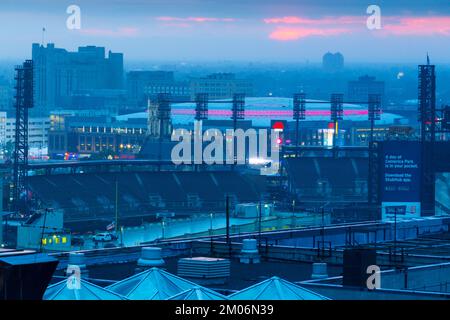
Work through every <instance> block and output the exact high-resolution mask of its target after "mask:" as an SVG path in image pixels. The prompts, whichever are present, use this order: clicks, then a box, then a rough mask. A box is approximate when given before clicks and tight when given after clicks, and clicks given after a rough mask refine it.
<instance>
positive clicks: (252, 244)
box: [239, 239, 261, 264]
mask: <svg viewBox="0 0 450 320" xmlns="http://www.w3.org/2000/svg"><path fill="white" fill-rule="evenodd" d="M256 245H257V243H256V239H244V241H243V242H242V251H241V255H240V260H239V261H240V262H241V263H247V264H249V263H260V261H261V259H260V256H259V252H258V248H257V246H256Z"/></svg>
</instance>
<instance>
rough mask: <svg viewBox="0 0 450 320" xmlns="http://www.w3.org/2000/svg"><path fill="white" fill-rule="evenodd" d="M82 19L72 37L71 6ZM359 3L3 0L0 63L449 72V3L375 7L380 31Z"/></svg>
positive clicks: (308, 0)
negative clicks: (58, 58) (56, 51)
mask: <svg viewBox="0 0 450 320" xmlns="http://www.w3.org/2000/svg"><path fill="white" fill-rule="evenodd" d="M72 4H76V5H78V6H79V8H80V9H81V16H80V17H81V29H75V30H70V29H68V28H67V27H66V20H67V19H68V18H69V16H70V14H68V13H67V12H66V10H67V8H68V6H69V5H72ZM369 4H370V3H367V2H365V1H360V0H347V1H341V2H340V3H339V4H334V3H331V4H330V3H329V1H323V0H322V1H317V0H316V1H312V0H303V1H293V0H282V1H275V0H262V1H255V0H248V1H236V0H232V1H226V2H224V1H215V0H184V1H183V0H166V1H163V0H149V1H145V0H131V1H125V0H112V1H111V0H110V1H106V0H96V1H95V0H91V1H88V0H79V1H76V2H75V1H66V0H61V1H57V2H56V1H50V0H33V1H31V0H14V1H13V0H3V1H2V2H1V3H0V19H1V21H2V25H3V28H2V29H1V30H0V40H1V41H2V42H3V43H4V44H7V45H4V46H3V48H2V51H1V56H0V58H1V59H2V60H7V59H14V60H16V59H19V60H20V59H25V58H28V57H30V56H31V44H32V43H33V42H36V43H41V42H42V37H43V35H42V28H43V27H45V29H46V32H45V35H44V43H49V42H51V43H55V45H56V46H57V47H60V48H65V49H67V50H69V51H73V50H76V48H77V47H79V46H85V45H97V46H103V47H106V48H107V49H108V50H112V51H114V52H123V53H124V54H125V59H126V61H160V60H164V61H187V62H192V61H224V60H229V61H238V62H239V61H241V62H257V61H261V62H298V63H305V62H306V61H310V62H311V63H315V62H320V61H321V58H322V55H323V54H324V53H325V52H328V51H331V52H337V51H339V52H341V53H342V54H343V55H344V57H345V59H346V63H415V64H417V63H421V62H423V61H425V60H426V54H427V52H429V54H430V57H431V58H432V61H433V63H449V62H450V45H445V44H446V43H447V42H448V43H450V42H449V40H450V6H448V1H442V0H431V1H427V2H426V3H424V2H423V1H404V0H401V1H396V2H395V3H392V1H379V2H378V3H377V5H379V7H380V9H381V29H379V30H376V29H375V30H369V29H368V28H367V26H366V20H367V18H368V17H369V14H367V12H366V10H367V7H368V6H369Z"/></svg>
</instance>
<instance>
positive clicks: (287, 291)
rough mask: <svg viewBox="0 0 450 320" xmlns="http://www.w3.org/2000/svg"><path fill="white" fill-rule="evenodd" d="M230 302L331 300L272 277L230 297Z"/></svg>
mask: <svg viewBox="0 0 450 320" xmlns="http://www.w3.org/2000/svg"><path fill="white" fill-rule="evenodd" d="M228 298H229V299H230V300H329V299H328V298H327V297H325V296H322V295H320V294H318V293H315V292H313V291H310V290H308V289H305V288H303V287H300V286H298V285H296V284H294V283H292V282H289V281H286V280H283V279H281V278H278V277H272V278H270V279H267V280H264V281H262V282H260V283H257V284H255V285H253V286H251V287H248V288H246V289H243V290H241V291H239V292H237V293H234V294H232V295H230V296H229V297H228Z"/></svg>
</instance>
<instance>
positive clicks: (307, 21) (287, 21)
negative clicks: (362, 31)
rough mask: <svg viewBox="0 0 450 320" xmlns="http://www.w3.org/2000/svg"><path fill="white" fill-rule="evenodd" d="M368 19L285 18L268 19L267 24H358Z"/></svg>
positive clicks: (350, 17) (345, 17)
mask: <svg viewBox="0 0 450 320" xmlns="http://www.w3.org/2000/svg"><path fill="white" fill-rule="evenodd" d="M366 19H367V18H365V17H362V16H342V17H322V18H317V19H310V18H305V17H299V16H285V17H275V18H266V19H264V20H263V21H264V23H266V24H303V25H324V24H356V23H365V21H366Z"/></svg>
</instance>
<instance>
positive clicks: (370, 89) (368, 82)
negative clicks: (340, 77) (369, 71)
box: [348, 75, 384, 102]
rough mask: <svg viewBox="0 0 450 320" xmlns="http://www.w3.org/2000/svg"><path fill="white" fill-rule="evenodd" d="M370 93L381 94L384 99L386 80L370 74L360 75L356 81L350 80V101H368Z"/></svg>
mask: <svg viewBox="0 0 450 320" xmlns="http://www.w3.org/2000/svg"><path fill="white" fill-rule="evenodd" d="M369 94H379V95H381V100H382V101H383V100H384V81H379V80H376V78H375V77H370V76H368V75H365V76H362V77H359V78H358V80H356V81H349V82H348V100H349V101H350V102H363V101H367V99H368V96H369Z"/></svg>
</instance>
